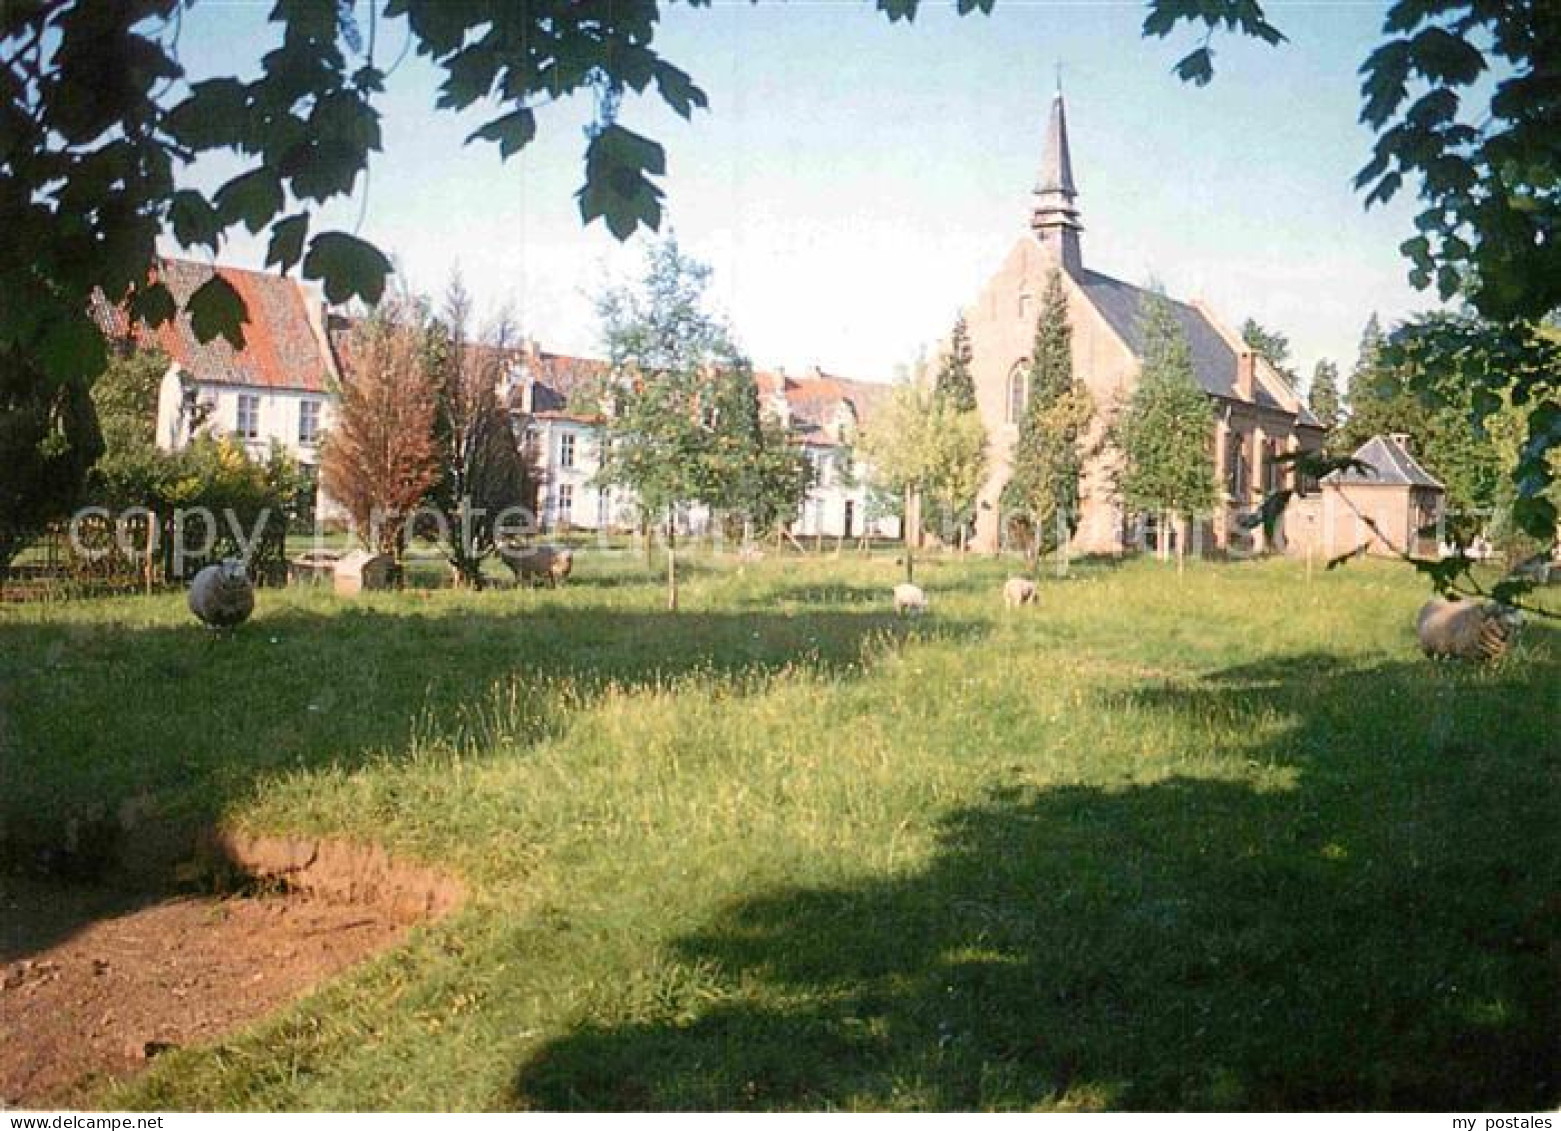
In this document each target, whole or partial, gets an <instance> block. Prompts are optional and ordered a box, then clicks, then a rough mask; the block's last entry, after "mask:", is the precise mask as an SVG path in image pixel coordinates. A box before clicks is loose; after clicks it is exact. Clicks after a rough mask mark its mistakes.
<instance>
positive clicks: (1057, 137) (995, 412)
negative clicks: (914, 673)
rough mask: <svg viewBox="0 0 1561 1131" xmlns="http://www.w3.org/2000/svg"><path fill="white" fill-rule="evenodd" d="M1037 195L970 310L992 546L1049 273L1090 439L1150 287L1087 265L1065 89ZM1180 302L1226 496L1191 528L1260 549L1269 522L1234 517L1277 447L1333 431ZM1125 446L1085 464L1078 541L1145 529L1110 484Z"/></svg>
mask: <svg viewBox="0 0 1561 1131" xmlns="http://www.w3.org/2000/svg"><path fill="white" fill-rule="evenodd" d="M1034 196H1035V199H1034V205H1033V208H1032V210H1031V214H1030V223H1029V226H1030V232H1029V233H1028V234H1027V235H1025V236H1024V237H1022V238H1021V239H1020V240H1019V241H1018V242H1016V243H1015V244H1014V246H1013V248H1012V250H1011V251H1010V252H1009V253H1008V256H1007V258H1006V259H1005V260H1004V262H1003V264H1002V266H1001V267H1000V268H999V269H998V271H997V273H996V274H995V275H994V276H993V277H992V278H991V279H990V281H988V283H987V284H986V286H985V287H984V288H983V289H982V290H981V292H980V294H979V295H978V296H977V297H976V300H975V302H973V303H972V304H971V305H970V306H969V307H967V308H966V309H965V311H964V314H965V319H966V323H967V326H968V329H969V332H970V342H971V350H972V360H971V369H972V373H973V375H974V378H975V384H976V401H977V407H978V409H979V411H980V413H981V417H982V420H983V421H984V423H985V424H986V427H987V432H988V435H989V436H990V438H991V441H992V442H991V447H990V449H989V457H990V463H991V470H990V472H989V476H988V479H987V482H986V485H985V486H984V487H983V488H982V489H981V492H980V495H979V497H978V509H977V519H976V535H975V539H974V543H973V545H974V546H975V548H977V549H980V550H986V551H992V550H996V549H998V548H999V546H1000V545H1001V543H1002V538H1003V530H1002V527H1003V516H1002V514H1001V504H1000V498H1001V494H1002V490H1003V486H1004V484H1005V483H1006V482H1007V481H1008V478H1009V474H1010V466H1011V463H1010V460H1011V456H1012V451H1013V446H1014V442H1015V440H1016V439H1017V437H1018V431H1019V421H1020V419H1021V418H1022V415H1023V412H1024V408H1025V404H1026V401H1027V399H1028V396H1029V389H1028V381H1027V374H1026V369H1027V366H1028V358H1029V352H1030V348H1031V345H1032V341H1033V338H1034V334H1035V321H1036V316H1037V313H1038V311H1039V307H1040V299H1041V295H1042V294H1043V293H1044V291H1045V288H1046V284H1047V280H1048V278H1049V277H1050V274H1051V272H1052V271H1053V270H1054V269H1055V270H1060V271H1061V274H1062V281H1063V287H1064V290H1065V292H1066V294H1067V299H1068V316H1069V321H1070V323H1071V325H1072V329H1073V371H1074V374H1075V375H1076V376H1077V377H1078V378H1079V379H1080V380H1081V381H1082V382H1083V383H1084V384H1085V385H1086V386H1087V387H1088V389H1089V391H1090V393H1091V394H1092V396H1093V398H1094V401H1095V408H1096V421H1095V425H1094V434H1093V436H1092V437H1091V438H1092V439H1093V440H1096V441H1099V440H1100V439H1101V438H1102V437H1103V436H1104V435H1105V432H1106V429H1107V428H1108V427H1109V426H1110V423H1111V421H1112V419H1113V418H1114V417H1115V415H1116V413H1117V412H1119V411H1120V410H1121V407H1122V406H1123V405H1124V404H1125V403H1126V401H1127V400H1128V398H1129V396H1130V395H1131V393H1132V390H1133V387H1134V384H1135V382H1136V380H1137V375H1138V371H1139V367H1140V364H1141V360H1142V341H1141V337H1140V333H1139V321H1140V317H1141V315H1142V312H1143V309H1144V302H1145V299H1146V296H1147V292H1146V291H1145V290H1144V289H1143V288H1140V287H1136V286H1134V285H1133V284H1131V283H1126V282H1123V281H1122V280H1120V279H1115V278H1112V277H1111V276H1109V275H1105V274H1102V273H1101V272H1098V271H1095V270H1092V269H1090V268H1088V267H1086V266H1085V265H1084V256H1083V250H1082V246H1081V239H1080V237H1081V233H1082V231H1083V223H1082V220H1081V212H1080V209H1079V207H1078V189H1077V187H1076V185H1075V182H1074V177H1073V165H1072V158H1071V154H1070V152H1069V146H1068V132H1067V120H1066V113H1065V108H1064V104H1063V98H1062V94H1061V92H1060V91H1059V92H1058V94H1057V96H1056V97H1055V99H1054V100H1053V102H1052V106H1051V118H1050V123H1049V129H1048V136H1047V140H1046V148H1045V154H1044V158H1043V161H1042V166H1041V173H1040V179H1039V182H1038V183H1037V185H1036V188H1035V194H1034ZM1170 302H1171V309H1172V312H1173V314H1174V316H1175V318H1176V319H1177V321H1178V322H1179V323H1180V324H1181V328H1182V330H1183V332H1184V333H1185V335H1186V337H1187V341H1188V345H1189V346H1190V347H1191V351H1192V359H1193V367H1194V375H1195V377H1196V379H1197V381H1198V384H1199V385H1200V386H1201V387H1202V388H1203V390H1204V391H1205V392H1206V393H1207V394H1208V395H1209V398H1210V400H1211V401H1212V403H1213V408H1214V423H1213V425H1212V427H1211V429H1210V435H1209V453H1210V459H1211V461H1213V464H1214V472H1215V476H1216V481H1217V482H1218V483H1219V484H1220V487H1221V493H1222V497H1221V502H1220V505H1219V506H1218V507H1217V508H1216V510H1215V513H1214V514H1213V515H1212V516H1209V518H1208V519H1207V521H1206V522H1205V523H1204V524H1203V526H1202V528H1201V529H1199V530H1198V531H1196V532H1194V533H1195V534H1196V535H1197V536H1198V538H1199V539H1200V540H1201V541H1202V544H1203V545H1204V546H1205V547H1214V548H1221V549H1224V548H1235V547H1238V546H1243V547H1244V546H1246V545H1248V544H1249V541H1250V540H1254V539H1255V542H1256V544H1255V545H1253V546H1252V548H1256V549H1264V548H1266V547H1264V546H1263V545H1262V534H1261V532H1258V533H1257V534H1255V535H1252V534H1248V533H1247V532H1246V531H1245V530H1243V529H1242V528H1241V527H1240V526H1239V525H1238V523H1237V521H1236V520H1237V518H1238V517H1239V516H1241V515H1243V514H1245V513H1247V512H1249V511H1251V510H1252V508H1254V507H1255V506H1256V505H1257V504H1258V502H1259V501H1260V500H1261V498H1262V495H1263V493H1264V491H1265V490H1266V489H1269V488H1272V487H1275V486H1277V485H1279V484H1280V483H1281V481H1282V480H1284V478H1285V476H1286V475H1288V474H1289V472H1288V469H1287V467H1286V465H1283V464H1278V463H1276V462H1275V457H1276V456H1278V455H1280V454H1281V453H1284V452H1289V451H1294V450H1297V449H1306V450H1311V449H1315V448H1318V447H1321V445H1322V443H1323V438H1324V429H1323V427H1322V425H1321V423H1320V422H1319V421H1318V420H1317V419H1316V417H1314V416H1313V415H1312V413H1311V412H1310V411H1309V410H1308V409H1307V408H1306V406H1305V404H1304V403H1303V402H1302V401H1301V399H1300V397H1299V395H1298V394H1297V392H1296V390H1295V389H1294V388H1292V387H1291V385H1290V383H1289V382H1288V380H1286V378H1285V377H1284V376H1283V375H1282V374H1280V373H1279V372H1278V371H1277V370H1276V369H1275V368H1274V367H1273V366H1272V365H1270V364H1269V363H1268V362H1267V361H1266V360H1265V359H1263V358H1262V357H1260V356H1258V355H1257V354H1256V353H1255V352H1253V351H1252V350H1250V349H1248V348H1247V347H1246V345H1245V344H1244V343H1243V342H1242V340H1241V338H1240V336H1239V335H1237V334H1236V333H1235V332H1234V331H1232V330H1231V329H1229V328H1228V327H1227V326H1225V325H1224V324H1223V323H1222V322H1221V321H1220V320H1219V319H1218V318H1217V317H1216V316H1215V314H1214V313H1213V311H1211V310H1209V309H1208V308H1207V307H1206V306H1204V305H1202V304H1201V303H1197V302H1193V303H1187V302H1180V301H1176V300H1174V299H1172V300H1170ZM1120 458H1121V457H1120V454H1119V453H1117V452H1115V451H1113V450H1112V449H1110V447H1109V446H1105V445H1101V450H1100V452H1099V454H1098V455H1097V456H1095V457H1093V458H1092V459H1091V460H1090V461H1089V462H1088V464H1087V466H1086V467H1085V470H1084V476H1083V482H1082V484H1081V514H1080V516H1079V519H1080V521H1079V525H1078V530H1077V532H1076V534H1075V536H1074V547H1075V549H1077V550H1080V551H1085V552H1107V553H1116V552H1120V551H1122V550H1124V549H1127V548H1129V547H1130V546H1132V545H1133V544H1134V543H1135V541H1136V538H1137V531H1138V530H1139V529H1140V522H1141V519H1142V516H1138V515H1132V514H1128V513H1126V512H1125V511H1124V509H1123V507H1122V505H1121V503H1120V501H1119V500H1118V498H1117V495H1116V491H1115V487H1114V478H1115V472H1116V470H1117V468H1118V466H1119V463H1120Z"/></svg>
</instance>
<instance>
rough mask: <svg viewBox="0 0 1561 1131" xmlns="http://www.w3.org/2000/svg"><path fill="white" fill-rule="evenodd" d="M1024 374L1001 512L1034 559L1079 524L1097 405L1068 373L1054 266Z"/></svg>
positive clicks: (1064, 311) (1062, 299)
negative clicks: (1086, 445) (1086, 449)
mask: <svg viewBox="0 0 1561 1131" xmlns="http://www.w3.org/2000/svg"><path fill="white" fill-rule="evenodd" d="M1028 377H1029V393H1030V395H1029V398H1028V399H1027V400H1026V402H1025V411H1024V415H1023V416H1022V417H1021V418H1020V421H1019V438H1018V440H1017V441H1016V442H1015V444H1014V453H1013V470H1012V474H1011V475H1010V477H1009V480H1008V483H1007V484H1006V485H1005V486H1004V488H1003V510H1004V512H1005V514H1006V515H1007V519H1008V526H1009V529H1010V531H1012V532H1014V533H1016V534H1018V536H1020V537H1022V538H1024V539H1025V540H1026V541H1027V543H1028V552H1029V556H1030V559H1031V562H1032V564H1033V563H1034V561H1035V560H1036V559H1037V558H1038V556H1039V555H1040V553H1041V552H1042V551H1044V550H1053V549H1056V548H1057V547H1058V546H1059V545H1060V544H1062V543H1063V542H1064V541H1065V540H1066V539H1067V538H1068V537H1070V536H1071V535H1072V533H1073V531H1074V530H1076V529H1077V528H1078V513H1079V480H1080V477H1081V475H1082V474H1083V465H1084V460H1083V455H1082V453H1081V451H1080V442H1081V440H1082V439H1083V436H1084V433H1085V431H1086V430H1087V429H1088V427H1089V420H1090V416H1091V415H1092V413H1093V408H1094V406H1093V404H1092V403H1091V399H1090V395H1089V391H1088V390H1087V389H1085V388H1084V386H1083V385H1082V383H1080V382H1079V381H1077V380H1076V379H1075V378H1074V375H1073V328H1072V326H1071V325H1070V324H1069V322H1068V297H1067V293H1066V292H1065V291H1064V290H1063V286H1062V274H1061V272H1059V271H1053V272H1052V273H1051V277H1050V278H1049V279H1048V280H1047V283H1046V291H1045V293H1044V294H1043V295H1042V297H1041V310H1040V314H1039V315H1038V316H1037V318H1036V322H1035V342H1034V345H1033V346H1032V347H1031V350H1030V365H1029V371H1028Z"/></svg>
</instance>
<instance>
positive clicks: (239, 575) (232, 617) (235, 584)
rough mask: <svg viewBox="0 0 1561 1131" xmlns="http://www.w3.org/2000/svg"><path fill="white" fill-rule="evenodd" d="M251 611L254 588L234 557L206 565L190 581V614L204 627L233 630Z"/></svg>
mask: <svg viewBox="0 0 1561 1131" xmlns="http://www.w3.org/2000/svg"><path fill="white" fill-rule="evenodd" d="M254 611H255V588H254V586H253V585H251V584H250V582H249V577H248V575H247V574H245V572H244V563H243V562H242V561H240V560H239V559H237V558H225V559H223V560H222V561H221V562H219V563H217V564H216V565H209V566H207V567H206V568H205V569H203V570H201V571H200V572H199V573H197V574H196V575H195V580H194V581H192V582H190V612H192V613H194V614H195V616H196V618H197V619H198V620H199V621H200V622H201V623H202V624H204V625H206V626H207V627H208V628H234V627H236V626H238V625H241V624H243V623H244V622H245V621H247V620H248V619H249V614H250V613H252V612H254Z"/></svg>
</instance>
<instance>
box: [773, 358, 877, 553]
mask: <svg viewBox="0 0 1561 1131" xmlns="http://www.w3.org/2000/svg"><path fill="white" fill-rule="evenodd" d="M759 390H760V396H761V399H762V400H763V403H764V408H765V410H766V411H767V412H770V413H771V414H773V415H774V416H775V417H776V418H777V419H778V420H780V421H782V422H783V423H785V424H786V425H788V426H789V427H790V428H791V429H792V431H793V432H794V433H795V434H796V436H797V438H798V441H799V442H800V443H801V445H802V450H803V453H804V454H805V455H806V456H807V458H808V461H809V462H810V463H811V464H812V465H813V470H814V484H813V487H812V489H811V490H810V491H809V492H808V497H807V498H806V499H805V500H803V503H802V506H801V507H800V508H799V510H798V514H797V519H796V521H795V522H794V523H793V524H792V533H794V534H796V535H799V536H801V537H818V536H822V537H826V538H861V537H864V536H878V537H891V538H897V537H899V531H900V523H899V519H897V518H893V517H885V516H881V515H877V514H875V513H874V512H873V509H872V491H871V490H870V488H869V486H868V481H869V478H870V476H869V469H868V468H866V467H864V466H863V465H862V464H861V463H860V462H859V461H858V460H857V458H856V455H855V451H854V445H855V443H856V439H857V437H858V436H859V435H860V434H861V431H862V429H863V428H864V427H865V426H866V425H867V423H868V421H869V419H870V418H871V416H872V414H873V412H874V411H875V410H876V409H877V408H878V407H879V406H880V405H881V404H882V403H883V401H884V400H885V398H887V397H888V395H889V386H887V385H883V384H879V383H876V382H871V381H853V380H849V379H847V378H844V377H836V376H833V375H831V374H828V373H825V372H823V371H822V370H821V369H818V368H817V367H815V368H813V369H810V370H809V371H808V372H807V374H806V375H804V376H803V377H801V378H794V377H788V376H787V375H786V373H785V372H784V371H777V372H775V373H763V374H760V375H759Z"/></svg>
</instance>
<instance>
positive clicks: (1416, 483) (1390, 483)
mask: <svg viewBox="0 0 1561 1131" xmlns="http://www.w3.org/2000/svg"><path fill="white" fill-rule="evenodd" d="M1353 458H1354V459H1358V460H1360V462H1361V463H1364V464H1366V465H1368V467H1369V468H1370V470H1369V471H1363V470H1361V469H1360V468H1354V467H1349V468H1345V469H1344V470H1342V471H1335V472H1332V473H1331V474H1328V475H1325V476H1323V482H1324V483H1336V484H1339V485H1341V486H1342V485H1354V486H1362V487H1434V488H1436V489H1437V490H1438V491H1440V490H1442V489H1443V488H1442V484H1441V483H1440V482H1439V481H1438V480H1437V479H1436V478H1435V476H1433V475H1432V474H1431V473H1430V472H1429V471H1427V470H1426V469H1425V468H1423V467H1421V466H1420V464H1419V462H1418V461H1417V460H1416V459H1415V457H1414V456H1412V455H1410V454H1409V449H1408V448H1406V447H1405V446H1404V441H1403V440H1401V439H1399V438H1398V437H1397V436H1373V437H1372V438H1371V439H1369V440H1367V441H1366V442H1365V443H1364V444H1362V445H1361V446H1360V447H1358V448H1356V449H1355V455H1354V456H1353Z"/></svg>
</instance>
